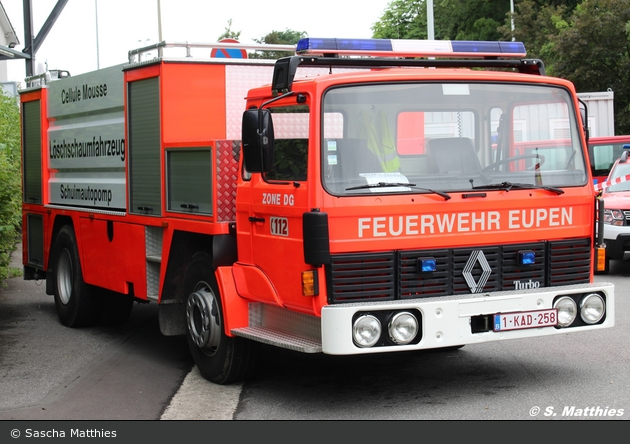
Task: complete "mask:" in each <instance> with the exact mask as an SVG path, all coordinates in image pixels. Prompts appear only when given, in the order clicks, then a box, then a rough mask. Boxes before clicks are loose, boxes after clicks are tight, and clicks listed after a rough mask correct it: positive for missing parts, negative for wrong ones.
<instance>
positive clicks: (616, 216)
mask: <svg viewBox="0 0 630 444" xmlns="http://www.w3.org/2000/svg"><path fill="white" fill-rule="evenodd" d="M625 219H626V218H625V216H624V214H623V211H621V210H609V209H604V223H605V224H608V225H619V226H622V225H623V222H624V220H625Z"/></svg>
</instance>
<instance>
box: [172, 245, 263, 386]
mask: <svg viewBox="0 0 630 444" xmlns="http://www.w3.org/2000/svg"><path fill="white" fill-rule="evenodd" d="M184 291H185V294H186V295H187V296H186V325H187V335H186V336H187V339H188V347H189V349H190V353H191V355H192V357H193V359H194V360H195V364H197V367H198V368H199V372H200V373H201V375H202V376H203V377H204V378H206V379H207V380H209V381H212V382H214V383H216V384H229V383H232V382H236V381H239V380H243V379H246V378H247V377H248V376H249V375H250V374H251V373H252V372H253V370H254V367H255V365H256V355H257V348H258V344H257V343H255V342H253V341H250V340H247V339H244V338H238V337H229V336H227V335H226V334H225V329H224V321H223V319H224V312H223V307H222V305H221V297H220V295H219V290H218V286H217V283H216V279H215V277H214V268H213V267H212V260H211V258H210V256H209V255H207V254H206V253H197V254H195V255H194V256H193V257H192V259H191V261H190V263H189V264H188V267H187V269H186V277H185V279H184Z"/></svg>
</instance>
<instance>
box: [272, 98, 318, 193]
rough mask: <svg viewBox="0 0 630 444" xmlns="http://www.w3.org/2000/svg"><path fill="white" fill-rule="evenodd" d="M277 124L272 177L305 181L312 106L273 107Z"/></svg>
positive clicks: (274, 124) (275, 123)
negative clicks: (310, 109)
mask: <svg viewBox="0 0 630 444" xmlns="http://www.w3.org/2000/svg"><path fill="white" fill-rule="evenodd" d="M270 111H271V113H272V119H273V127H274V136H275V141H274V162H273V165H274V166H273V169H272V170H271V171H270V172H268V173H266V174H265V175H264V178H265V180H269V181H276V180H279V181H305V180H306V173H307V170H308V131H309V114H308V112H309V109H308V106H306V105H296V106H282V107H275V108H270Z"/></svg>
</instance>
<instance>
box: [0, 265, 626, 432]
mask: <svg viewBox="0 0 630 444" xmlns="http://www.w3.org/2000/svg"><path fill="white" fill-rule="evenodd" d="M629 277H630V262H624V263H613V265H612V267H611V273H610V274H609V275H608V276H597V277H596V279H597V280H601V281H610V282H613V283H614V284H615V285H616V301H617V303H616V325H615V327H614V328H611V329H605V330H599V331H595V332H581V333H574V334H563V335H556V336H552V337H546V338H537V339H535V338H534V339H522V340H514V341H506V342H497V343H485V344H476V345H468V346H466V347H464V348H463V349H461V350H458V351H451V352H406V353H399V354H388V355H365V356H345V357H344V356H325V355H305V354H300V353H296V352H291V351H288V350H282V349H276V348H272V347H265V348H264V353H263V361H262V363H261V367H260V369H259V371H258V373H257V374H256V375H255V376H254V377H253V378H252V379H251V380H249V381H247V382H246V383H244V384H234V385H229V386H217V385H214V384H212V383H209V382H208V381H205V380H203V379H202V378H201V377H200V376H199V374H198V372H197V370H196V368H195V367H194V365H193V363H192V361H191V359H190V357H189V355H188V350H187V346H186V342H185V340H184V338H180V337H176V338H173V337H165V336H162V335H161V334H160V332H159V326H158V322H157V307H156V306H155V305H154V304H153V305H152V304H149V305H136V306H134V311H133V314H132V317H131V319H130V321H129V323H128V324H126V325H125V326H124V327H122V328H113V327H111V328H110V327H108V328H106V327H97V328H91V329H68V328H66V327H63V326H61V324H60V323H59V322H58V320H57V315H56V312H55V308H54V302H53V299H52V297H51V296H47V295H46V294H45V292H44V289H43V288H42V287H41V286H38V285H37V283H36V282H33V281H23V280H22V278H12V279H9V281H8V287H6V288H2V289H0V420H39V419H62V420H64V419H65V420H83V419H99V420H117V419H136V420H155V419H163V420H194V419H205V420H207V419H220V420H224V419H235V420H316V419H317V420H390V419H391V420H393V419H396V420H444V419H448V420H479V419H486V420H519V421H520V420H529V419H571V420H574V419H626V420H627V419H629V418H630V380H629V378H627V369H628V364H629V360H630V359H629V357H630V351H629V350H630V335H629V334H628V329H629V315H628V313H630V291H629V289H628V283H629V282H630V281H628V278H629ZM40 285H41V283H40ZM610 414H613V415H614V416H607V415H610Z"/></svg>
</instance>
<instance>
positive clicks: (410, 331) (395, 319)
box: [388, 311, 418, 344]
mask: <svg viewBox="0 0 630 444" xmlns="http://www.w3.org/2000/svg"><path fill="white" fill-rule="evenodd" d="M388 331H389V337H390V338H391V340H392V341H394V342H395V343H396V344H409V343H410V342H411V341H413V339H414V338H415V337H416V334H417V333H418V320H417V319H416V317H415V316H414V315H412V314H411V313H409V312H406V311H402V312H400V313H396V314H395V315H394V316H392V319H391V320H390V321H389V326H388Z"/></svg>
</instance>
